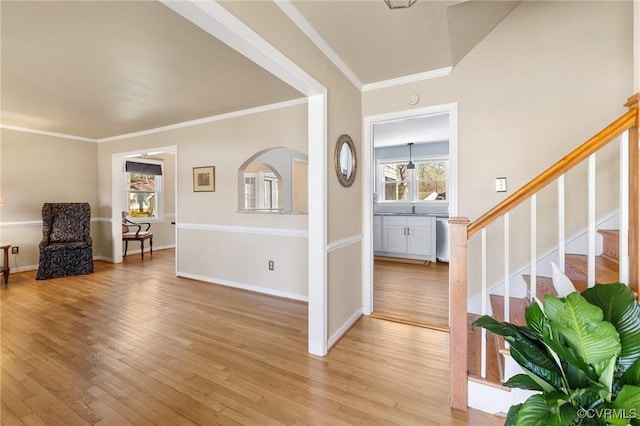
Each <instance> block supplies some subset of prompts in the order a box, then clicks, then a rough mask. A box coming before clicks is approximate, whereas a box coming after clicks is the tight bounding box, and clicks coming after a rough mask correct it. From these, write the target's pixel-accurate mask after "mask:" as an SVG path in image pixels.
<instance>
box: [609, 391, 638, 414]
mask: <svg viewBox="0 0 640 426" xmlns="http://www.w3.org/2000/svg"><path fill="white" fill-rule="evenodd" d="M613 408H618V409H624V410H625V411H627V413H626V414H631V413H629V411H631V410H635V411H634V412H633V413H634V414H637V416H635V417H640V387H639V386H632V385H624V386H623V387H622V389H620V392H619V393H618V396H616V400H615V401H613Z"/></svg>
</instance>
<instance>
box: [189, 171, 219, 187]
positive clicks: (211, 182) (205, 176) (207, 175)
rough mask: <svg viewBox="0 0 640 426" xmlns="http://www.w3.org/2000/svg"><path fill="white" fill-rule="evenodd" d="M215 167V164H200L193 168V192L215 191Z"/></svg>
mask: <svg viewBox="0 0 640 426" xmlns="http://www.w3.org/2000/svg"><path fill="white" fill-rule="evenodd" d="M215 190H216V168H215V166H202V167H194V168H193V192H215Z"/></svg>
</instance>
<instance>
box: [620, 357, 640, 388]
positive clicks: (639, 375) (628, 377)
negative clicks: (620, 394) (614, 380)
mask: <svg viewBox="0 0 640 426" xmlns="http://www.w3.org/2000/svg"><path fill="white" fill-rule="evenodd" d="M620 383H621V384H623V385H638V386H640V359H639V360H636V362H634V363H633V365H631V367H629V368H628V369H627V371H625V373H624V375H623V376H622V378H621V380H620Z"/></svg>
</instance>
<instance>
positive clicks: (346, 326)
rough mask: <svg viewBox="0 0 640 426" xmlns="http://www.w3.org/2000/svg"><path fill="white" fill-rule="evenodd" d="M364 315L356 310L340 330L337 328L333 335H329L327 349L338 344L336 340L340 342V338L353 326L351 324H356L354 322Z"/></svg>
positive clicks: (359, 310) (359, 309)
mask: <svg viewBox="0 0 640 426" xmlns="http://www.w3.org/2000/svg"><path fill="white" fill-rule="evenodd" d="M362 315H364V314H363V312H362V308H358V309H357V310H356V311H355V312H354V313H353V314H352V315H351V316H350V317H349V318H348V319H347V320H346V321H345V322H344V324H342V325H341V326H340V328H338V330H336V332H335V333H333V334H332V335H331V337H329V340H328V341H327V348H329V349H330V348H331V347H332V346H333V345H335V344H336V342H338V340H340V338H341V337H342V336H344V334H345V333H346V332H347V331H349V329H350V328H351V327H352V326H353V324H355V323H356V321H358V320H359V319H360V317H361V316H362Z"/></svg>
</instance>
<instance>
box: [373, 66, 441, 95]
mask: <svg viewBox="0 0 640 426" xmlns="http://www.w3.org/2000/svg"><path fill="white" fill-rule="evenodd" d="M452 69H453V67H444V68H439V69H436V70H431V71H427V72H421V73H418V74H411V75H405V76H404V77H398V78H392V79H389V80H383V81H378V82H376V83H369V84H365V85H364V86H363V87H362V91H363V92H370V91H372V90H378V89H385V88H387V87H393V86H400V85H401V84H407V83H415V82H417V81H422V80H429V79H431V78H437V77H446V76H448V75H449V74H451V70H452Z"/></svg>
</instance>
